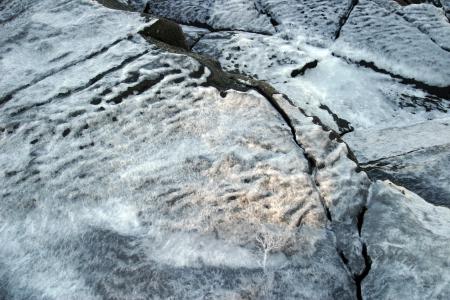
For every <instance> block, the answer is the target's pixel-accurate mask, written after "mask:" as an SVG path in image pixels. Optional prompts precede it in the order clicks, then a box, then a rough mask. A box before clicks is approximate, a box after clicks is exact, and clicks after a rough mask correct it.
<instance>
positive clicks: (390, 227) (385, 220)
mask: <svg viewBox="0 0 450 300" xmlns="http://www.w3.org/2000/svg"><path fill="white" fill-rule="evenodd" d="M449 228H450V210H449V209H448V208H444V207H435V206H433V205H431V204H429V203H427V202H425V201H424V200H423V199H421V198H420V197H418V196H417V195H415V194H413V193H411V192H409V191H408V190H406V189H404V188H401V187H398V186H395V185H393V184H391V183H389V182H384V183H383V182H377V183H374V184H373V186H372V188H371V197H370V200H369V205H368V210H367V213H366V215H365V218H364V226H363V230H362V236H363V238H364V240H366V242H367V245H368V254H369V256H370V257H371V260H372V267H371V270H370V272H369V274H368V276H367V277H366V278H365V279H364V281H363V284H362V294H363V297H364V299H402V298H408V299H448V298H449V297H450V285H449V280H450V276H449V272H448V269H449V267H450V265H449V260H448V257H449V255H450V231H449Z"/></svg>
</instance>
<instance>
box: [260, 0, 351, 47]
mask: <svg viewBox="0 0 450 300" xmlns="http://www.w3.org/2000/svg"><path fill="white" fill-rule="evenodd" d="M257 3H259V4H260V6H261V7H262V9H263V11H265V12H266V13H267V14H269V15H270V16H271V17H272V18H273V19H275V20H276V21H277V23H279V24H281V25H283V27H286V29H287V28H290V29H293V30H299V31H301V32H302V33H303V35H306V36H308V37H309V38H311V39H312V40H315V41H316V42H317V43H321V44H323V43H327V42H329V41H332V40H334V39H335V38H336V37H337V36H338V35H339V31H340V27H341V26H342V24H343V22H344V19H345V18H346V17H347V15H348V13H350V11H351V8H352V7H353V5H354V1H352V0H338V1H326V0H318V1H308V0H287V1H281V2H280V1H277V0H259V1H257Z"/></svg>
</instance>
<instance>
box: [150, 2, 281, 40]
mask: <svg viewBox="0 0 450 300" xmlns="http://www.w3.org/2000/svg"><path fill="white" fill-rule="evenodd" d="M148 6H149V8H150V11H151V12H152V13H154V14H156V15H159V16H163V17H166V18H169V19H172V20H174V21H177V22H179V23H183V24H185V25H198V26H200V27H202V26H205V27H208V28H213V29H215V30H245V31H255V32H260V33H272V32H274V28H273V26H272V24H271V23H270V19H269V17H268V16H266V15H264V14H261V13H260V12H258V10H257V9H256V7H255V5H254V3H253V1H242V0H207V1H204V0H181V1H180V0H161V1H150V2H148Z"/></svg>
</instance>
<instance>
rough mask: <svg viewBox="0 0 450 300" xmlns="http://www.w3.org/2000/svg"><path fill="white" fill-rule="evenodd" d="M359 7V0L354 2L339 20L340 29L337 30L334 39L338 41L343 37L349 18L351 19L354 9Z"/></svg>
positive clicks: (353, 0)
mask: <svg viewBox="0 0 450 300" xmlns="http://www.w3.org/2000/svg"><path fill="white" fill-rule="evenodd" d="M356 5H358V0H352V1H351V3H350V7H349V8H348V10H347V12H346V13H345V14H344V15H343V16H342V17H341V18H340V20H339V27H338V29H337V30H336V33H335V34H334V39H335V40H337V39H338V38H339V37H340V36H341V31H342V28H343V27H344V26H345V24H346V23H347V20H348V18H349V17H350V15H351V13H352V11H353V9H354V8H355V6H356Z"/></svg>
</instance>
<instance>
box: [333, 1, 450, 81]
mask: <svg viewBox="0 0 450 300" xmlns="http://www.w3.org/2000/svg"><path fill="white" fill-rule="evenodd" d="M355 45H358V46H355ZM334 49H335V50H334V51H335V52H336V53H339V54H340V55H343V56H346V57H349V58H351V59H353V60H358V61H362V60H364V61H367V62H373V63H374V64H375V65H376V66H377V67H379V68H382V69H385V70H388V71H389V72H391V73H394V74H398V75H401V76H403V77H406V78H409V79H414V80H417V81H420V82H424V83H426V84H428V85H431V86H439V87H448V86H450V71H449V70H450V52H448V51H446V50H444V49H442V48H441V47H440V46H439V44H436V43H434V42H433V41H432V40H431V39H430V37H429V36H428V35H427V34H425V33H423V32H421V31H420V30H419V29H418V28H416V27H411V26H410V25H409V22H408V21H407V20H405V19H404V18H403V17H402V16H399V15H397V14H394V13H392V12H391V11H389V10H387V9H385V8H384V7H382V6H380V5H377V4H376V3H374V2H372V1H369V0H361V1H359V3H358V5H356V6H355V8H354V9H353V11H352V13H351V14H350V17H349V19H348V21H347V23H346V24H345V26H344V27H343V28H342V31H341V38H340V39H338V41H337V43H336V44H335V46H334Z"/></svg>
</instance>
